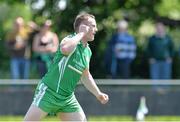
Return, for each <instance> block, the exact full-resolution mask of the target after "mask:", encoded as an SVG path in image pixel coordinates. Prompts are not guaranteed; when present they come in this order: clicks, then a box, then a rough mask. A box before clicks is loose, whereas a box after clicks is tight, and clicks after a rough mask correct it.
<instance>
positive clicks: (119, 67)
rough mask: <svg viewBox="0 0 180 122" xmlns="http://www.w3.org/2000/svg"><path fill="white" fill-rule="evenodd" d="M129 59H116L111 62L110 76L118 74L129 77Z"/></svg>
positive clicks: (115, 76) (124, 77)
mask: <svg viewBox="0 0 180 122" xmlns="http://www.w3.org/2000/svg"><path fill="white" fill-rule="evenodd" d="M131 62H132V60H131V59H116V60H114V62H112V65H111V74H112V78H114V79H115V78H118V76H119V77H120V78H122V79H128V78H130V73H131V69H130V68H131Z"/></svg>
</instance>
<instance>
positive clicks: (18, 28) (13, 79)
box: [0, 0, 180, 121]
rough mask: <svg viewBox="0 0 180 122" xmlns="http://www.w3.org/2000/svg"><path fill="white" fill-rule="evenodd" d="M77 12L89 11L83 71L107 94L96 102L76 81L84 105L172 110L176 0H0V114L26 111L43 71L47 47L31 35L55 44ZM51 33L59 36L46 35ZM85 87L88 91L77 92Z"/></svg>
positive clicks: (179, 60) (179, 6)
mask: <svg viewBox="0 0 180 122" xmlns="http://www.w3.org/2000/svg"><path fill="white" fill-rule="evenodd" d="M81 12H88V13H91V14H93V15H94V16H95V17H96V21H97V27H98V32H97V34H96V36H95V40H94V41H93V42H92V43H90V47H91V50H92V53H93V55H92V58H91V64H90V71H91V73H92V75H93V77H94V78H95V79H97V81H98V79H100V83H99V85H100V88H101V89H102V90H104V91H105V92H107V93H109V94H110V103H109V104H108V105H107V106H101V105H100V104H98V103H97V101H96V100H95V98H93V97H92V98H91V95H90V94H89V93H88V92H87V91H86V90H84V88H83V87H82V86H81V85H80V86H78V88H77V96H78V99H80V103H81V104H82V106H83V108H84V109H85V113H87V115H88V116H96V115H101V116H102V115H106V116H107V115H108V116H110V115H111V116H130V117H132V118H133V119H134V118H136V119H137V115H139V114H137V113H138V108H139V106H140V103H142V104H146V105H142V104H141V105H142V106H145V110H144V111H145V112H144V115H146V114H147V115H148V114H149V115H150V116H151V115H154V116H155V115H156V116H158V115H166V116H169V115H171V116H176V115H179V114H180V108H179V107H177V106H178V102H179V100H180V99H179V98H180V97H179V92H180V90H179V88H180V86H179V85H180V81H179V80H178V79H179V78H180V34H179V33H180V1H179V0H1V1H0V41H1V44H0V59H1V60H0V79H1V80H0V81H1V82H0V83H1V85H0V96H1V97H0V114H1V115H3V116H4V115H23V114H25V111H26V110H27V108H28V107H29V105H30V103H31V101H32V97H33V91H34V88H35V84H36V83H37V82H38V80H36V79H40V78H41V77H43V75H44V73H46V71H47V69H48V66H49V64H50V62H51V60H52V57H53V55H54V51H51V52H48V51H45V52H44V53H43V54H45V53H46V54H47V55H42V52H40V51H39V50H38V48H39V47H38V46H39V45H38V43H39V42H40V43H42V45H48V44H49V43H52V44H57V43H59V42H60V41H61V40H62V39H63V38H64V37H65V36H67V35H68V34H72V33H74V31H73V22H74V19H75V17H76V15H77V14H79V13H81ZM47 33H49V35H48V34H47ZM51 34H52V35H55V36H57V38H58V39H57V40H54V41H52V42H48V40H52V37H51ZM44 38H46V39H44ZM47 38H49V39H47ZM41 41H42V42H41ZM47 43H48V44H47ZM52 50H57V47H56V48H53V49H52ZM166 76H167V77H166ZM21 83H22V84H21ZM29 84H30V85H29ZM137 84H138V85H137ZM20 93H21V94H20ZM87 94H88V95H89V96H90V98H87V99H86V100H85V99H83V98H86V97H84V96H86V95H87ZM4 96H6V97H4ZM117 96H118V97H117ZM111 98H112V99H111ZM13 100H15V101H16V102H15V101H13ZM25 101H26V102H25ZM90 101H92V102H90ZM15 103H16V104H15ZM89 103H93V104H92V105H89ZM4 104H7V105H6V107H4ZM22 104H23V106H24V107H22V108H21V109H20V108H19V105H22ZM87 104H88V105H89V107H88V105H87ZM7 106H8V107H7ZM93 106H95V107H93ZM1 108H2V109H1ZM91 108H93V109H91ZM95 108H100V109H98V110H99V111H98V110H94V109H95ZM143 108H144V107H143ZM147 109H148V110H149V112H147V111H146V110H147ZM100 110H103V111H100ZM139 116H140V118H141V114H140V115H139ZM142 116H143V115H142ZM122 118H123V117H122ZM0 119H1V117H0ZM92 119H93V118H92ZM107 119H108V118H106V119H105V120H107ZM123 119H124V120H126V117H125V118H123ZM176 119H177V118H175V120H176ZM95 120H96V118H95ZM165 120H166V119H165ZM115 121H116V120H115ZM179 121H180V119H179Z"/></svg>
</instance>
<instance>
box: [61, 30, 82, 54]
mask: <svg viewBox="0 0 180 122" xmlns="http://www.w3.org/2000/svg"><path fill="white" fill-rule="evenodd" d="M83 36H84V33H83V32H81V33H78V34H76V35H75V36H73V37H72V38H68V37H67V38H64V39H63V40H62V41H61V43H60V50H61V52H62V53H63V54H64V55H69V54H70V53H71V52H72V51H73V50H74V49H75V48H76V46H77V44H78V43H79V42H80V40H82V38H83Z"/></svg>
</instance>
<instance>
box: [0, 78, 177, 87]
mask: <svg viewBox="0 0 180 122" xmlns="http://www.w3.org/2000/svg"><path fill="white" fill-rule="evenodd" d="M39 81H40V79H16V80H13V79H0V85H36V84H37V83H38V82H39ZM95 81H96V83H97V84H98V85H133V86H135V85H138V86H139V85H180V79H174V80H149V79H133V80H129V79H128V80H127V79H95Z"/></svg>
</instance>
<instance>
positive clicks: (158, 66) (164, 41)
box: [147, 22, 174, 79]
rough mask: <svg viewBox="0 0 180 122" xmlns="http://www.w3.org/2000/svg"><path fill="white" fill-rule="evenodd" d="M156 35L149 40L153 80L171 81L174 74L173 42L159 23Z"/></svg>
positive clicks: (148, 48) (148, 47)
mask: <svg viewBox="0 0 180 122" xmlns="http://www.w3.org/2000/svg"><path fill="white" fill-rule="evenodd" d="M155 27H156V33H155V34H154V35H153V36H151V37H150V38H149V41H148V46H147V53H148V57H149V65H150V78H151V79H170V78H171V73H172V57H173V52H174V51H173V50H174V46H173V41H172V40H171V38H170V36H169V35H168V34H166V31H165V26H164V24H163V23H161V22H157V23H156V25H155Z"/></svg>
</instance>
